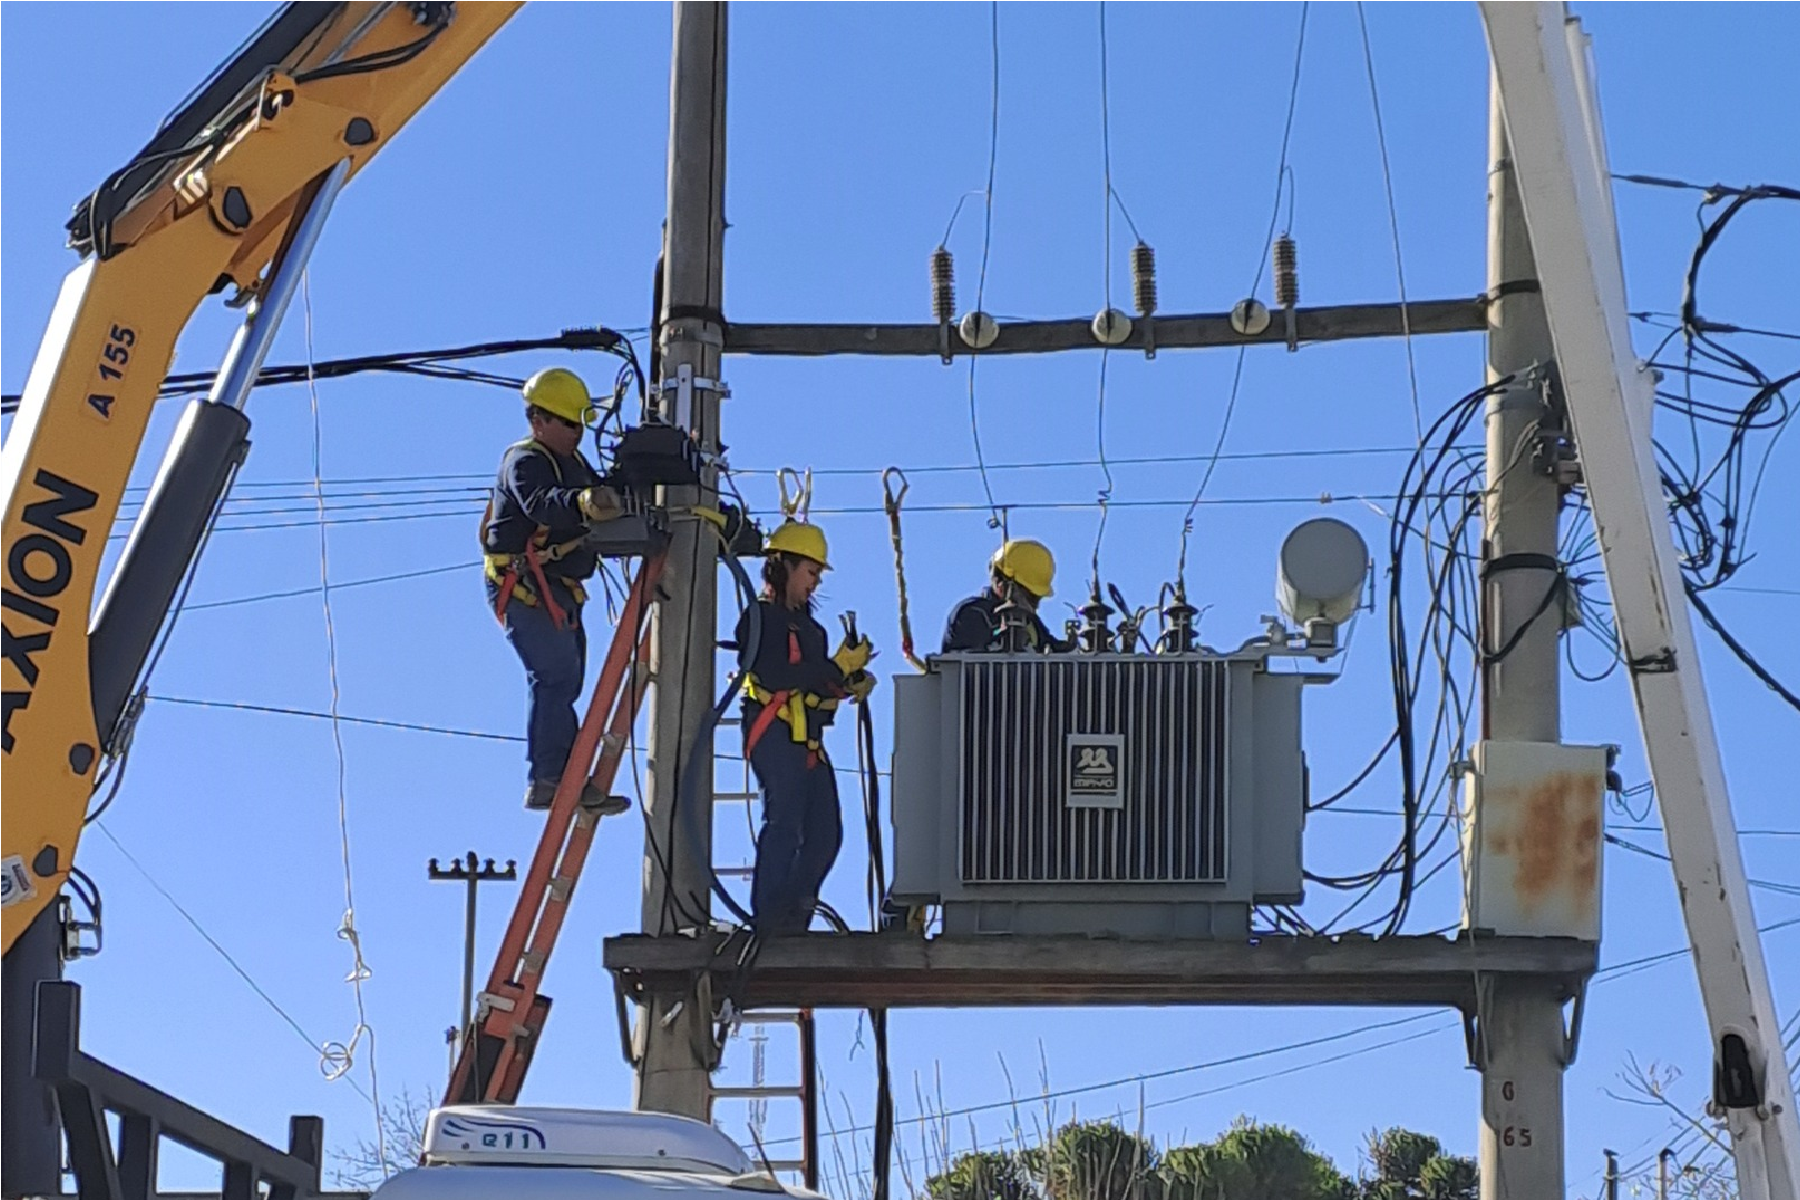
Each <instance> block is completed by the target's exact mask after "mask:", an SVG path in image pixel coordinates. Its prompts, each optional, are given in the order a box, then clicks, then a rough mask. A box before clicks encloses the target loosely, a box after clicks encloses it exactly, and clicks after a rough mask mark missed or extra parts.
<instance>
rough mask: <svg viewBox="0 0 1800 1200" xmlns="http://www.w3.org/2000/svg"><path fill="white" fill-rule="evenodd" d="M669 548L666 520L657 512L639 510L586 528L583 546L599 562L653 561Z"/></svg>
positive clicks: (667, 521)
mask: <svg viewBox="0 0 1800 1200" xmlns="http://www.w3.org/2000/svg"><path fill="white" fill-rule="evenodd" d="M668 544H669V520H668V517H667V516H666V515H665V514H664V513H663V512H662V511H661V510H660V509H640V510H639V511H637V512H628V513H625V514H624V515H623V516H619V517H614V518H613V519H612V520H610V521H601V522H599V523H597V524H594V525H590V526H588V531H587V536H585V537H584V538H582V545H583V546H585V547H586V548H588V549H590V550H592V551H593V552H594V553H596V554H598V555H599V556H600V557H602V558H652V557H654V556H655V555H657V554H660V553H661V552H662V551H663V550H664V549H665V548H667V546H668Z"/></svg>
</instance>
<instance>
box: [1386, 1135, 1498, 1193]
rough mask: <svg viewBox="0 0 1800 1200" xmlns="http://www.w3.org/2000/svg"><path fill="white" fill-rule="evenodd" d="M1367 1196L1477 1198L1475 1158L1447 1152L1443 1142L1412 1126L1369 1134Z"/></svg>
mask: <svg viewBox="0 0 1800 1200" xmlns="http://www.w3.org/2000/svg"><path fill="white" fill-rule="evenodd" d="M1367 1153H1368V1159H1369V1165H1370V1167H1372V1168H1373V1169H1374V1171H1375V1177H1374V1178H1373V1179H1365V1180H1364V1181H1363V1186H1362V1194H1363V1200H1476V1195H1477V1192H1478V1187H1477V1182H1476V1180H1477V1172H1476V1167H1475V1160H1474V1159H1472V1158H1464V1157H1463V1156H1461V1155H1458V1154H1445V1153H1444V1146H1443V1143H1442V1142H1439V1141H1438V1140H1437V1139H1436V1138H1434V1137H1432V1136H1430V1135H1429V1134H1424V1133H1415V1132H1413V1131H1412V1130H1410V1129H1398V1128H1396V1129H1387V1130H1382V1131H1380V1132H1375V1133H1371V1134H1369V1139H1368V1150H1367Z"/></svg>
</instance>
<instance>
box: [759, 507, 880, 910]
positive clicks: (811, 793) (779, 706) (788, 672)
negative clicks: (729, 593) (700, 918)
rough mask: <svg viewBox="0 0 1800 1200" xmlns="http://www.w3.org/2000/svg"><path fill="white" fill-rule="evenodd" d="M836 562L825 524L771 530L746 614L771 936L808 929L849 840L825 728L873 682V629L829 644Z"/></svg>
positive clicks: (762, 885)
mask: <svg viewBox="0 0 1800 1200" xmlns="http://www.w3.org/2000/svg"><path fill="white" fill-rule="evenodd" d="M828 569H829V562H828V561H827V558H826V547H825V534H824V531H822V530H821V529H819V527H818V526H816V525H810V524H807V523H805V522H803V521H793V520H790V521H788V522H786V523H785V524H783V525H782V526H781V527H780V528H779V529H777V530H776V531H775V532H774V533H772V534H770V535H769V540H768V544H767V557H766V558H765V559H764V561H763V569H762V582H763V588H762V594H761V596H759V597H758V599H757V602H756V603H755V604H753V605H751V606H750V607H748V608H746V609H745V610H744V615H743V616H742V617H741V618H740V619H739V621H738V627H737V644H738V647H739V653H740V654H741V655H746V656H752V655H753V657H749V658H748V660H747V661H746V662H745V664H744V707H743V730H744V757H745V758H747V759H748V760H749V761H750V767H751V769H752V770H753V771H755V772H756V780H757V783H758V785H759V786H760V787H761V789H762V798H763V820H762V829H761V831H760V833H759V834H758V836H757V839H756V877H755V880H754V881H753V883H752V885H751V891H750V906H751V919H752V923H753V925H754V927H755V929H756V932H757V933H758V934H759V935H761V936H764V937H771V936H781V935H784V934H796V933H804V932H806V929H807V926H808V925H810V924H811V922H812V916H813V910H814V909H815V908H816V907H817V905H818V900H819V889H820V887H821V886H823V885H824V883H825V877H826V875H828V874H830V872H831V866H832V863H834V862H836V861H837V854H838V848H839V846H840V845H842V843H843V840H844V823H843V817H842V815H841V814H840V812H839V811H838V793H837V774H836V772H835V771H834V770H833V769H832V766H831V762H830V760H829V759H827V758H826V756H825V747H824V744H823V741H822V739H823V736H824V732H825V728H826V726H828V725H830V724H831V720H832V717H833V715H834V714H835V712H836V709H837V706H838V703H839V701H840V700H843V699H845V698H849V699H852V700H857V701H860V700H863V699H866V698H867V697H868V695H869V692H870V691H872V690H873V689H874V687H875V677H874V676H872V675H870V674H869V673H868V670H867V667H868V664H869V660H870V659H871V658H873V657H874V650H873V647H871V646H870V644H869V641H868V639H867V638H863V637H860V636H859V637H857V638H855V639H852V638H851V637H850V636H849V634H846V635H845V637H844V640H843V641H842V642H841V643H840V644H839V646H838V648H837V650H836V651H835V652H834V653H830V654H827V653H826V650H825V647H826V646H827V645H828V644H829V639H828V638H827V636H826V633H825V627H824V626H822V625H820V624H819V622H818V620H817V619H816V618H815V617H814V616H813V593H814V592H816V591H817V590H818V587H819V580H820V577H821V576H823V575H824V573H825V571H826V570H828Z"/></svg>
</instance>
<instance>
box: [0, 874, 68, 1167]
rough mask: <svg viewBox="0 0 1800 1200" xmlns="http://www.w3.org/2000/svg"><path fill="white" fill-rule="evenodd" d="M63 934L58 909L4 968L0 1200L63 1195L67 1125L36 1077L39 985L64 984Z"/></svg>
mask: <svg viewBox="0 0 1800 1200" xmlns="http://www.w3.org/2000/svg"><path fill="white" fill-rule="evenodd" d="M62 940H63V930H62V921H61V919H60V918H59V916H58V913H57V906H56V905H55V904H52V905H50V907H48V908H46V909H44V910H43V911H42V912H40V913H39V914H38V915H37V917H36V918H35V919H34V920H33V921H32V922H31V924H30V925H27V926H26V927H25V932H24V933H22V934H20V935H19V940H18V941H16V942H14V943H13V944H12V949H10V950H8V951H7V952H6V958H5V962H4V966H3V967H0V993H3V995H0V1001H3V1004H0V1135H3V1136H0V1195H3V1196H4V1197H5V1198H6V1200H17V1198H18V1197H20V1196H48V1195H51V1194H52V1193H55V1192H57V1191H60V1190H61V1189H62V1124H61V1122H60V1121H59V1120H58V1119H57V1115H56V1096H55V1095H54V1094H53V1093H52V1092H51V1091H50V1089H49V1088H47V1087H45V1086H44V1085H43V1084H42V1083H39V1082H38V1080H37V1079H36V1077H35V1076H33V1075H32V1073H31V1046H32V1042H33V1040H34V1031H35V1029H36V1012H37V991H38V985H39V984H40V983H45V982H56V981H58V980H60V979H61V978H62V968H63V958H62Z"/></svg>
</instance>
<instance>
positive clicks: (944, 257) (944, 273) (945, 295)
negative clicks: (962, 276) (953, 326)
mask: <svg viewBox="0 0 1800 1200" xmlns="http://www.w3.org/2000/svg"><path fill="white" fill-rule="evenodd" d="M931 315H932V316H933V317H935V318H937V323H938V324H939V325H948V324H950V323H951V322H952V321H954V320H956V260H955V259H954V258H952V257H951V255H950V251H949V250H948V249H946V248H945V247H943V246H939V247H938V248H937V249H936V250H933V251H932V252H931Z"/></svg>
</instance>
